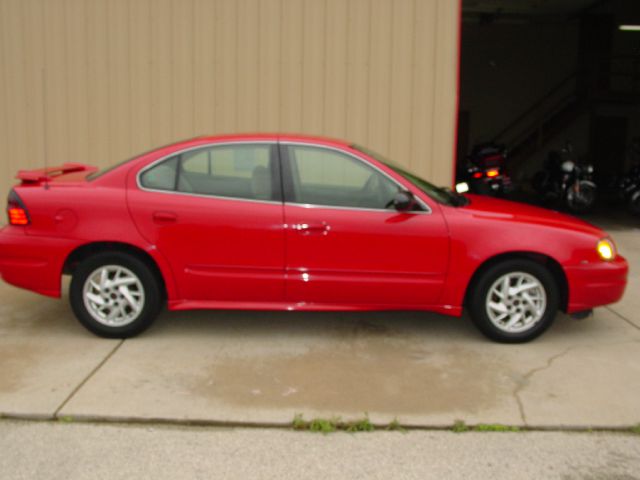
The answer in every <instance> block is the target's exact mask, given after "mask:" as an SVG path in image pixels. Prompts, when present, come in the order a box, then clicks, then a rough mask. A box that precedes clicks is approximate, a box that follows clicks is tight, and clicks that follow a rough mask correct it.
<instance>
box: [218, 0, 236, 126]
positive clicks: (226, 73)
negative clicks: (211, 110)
mask: <svg viewBox="0 0 640 480" xmlns="http://www.w3.org/2000/svg"><path fill="white" fill-rule="evenodd" d="M216 14H217V15H216V42H215V46H216V63H217V68H216V72H217V73H216V106H215V108H216V125H215V131H216V132H219V133H228V132H234V131H238V130H237V128H238V126H237V123H238V122H237V118H238V109H237V83H238V78H237V73H238V65H237V60H238V56H239V54H240V52H238V49H237V45H238V26H237V22H238V16H237V3H236V2H235V1H229V0H217V1H216Z"/></svg>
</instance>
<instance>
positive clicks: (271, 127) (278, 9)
mask: <svg viewBox="0 0 640 480" xmlns="http://www.w3.org/2000/svg"><path fill="white" fill-rule="evenodd" d="M258 16H259V21H260V26H259V28H260V31H259V37H258V38H259V45H258V48H259V50H258V52H259V58H258V64H259V68H258V76H257V82H258V127H257V128H258V130H259V131H263V132H264V131H270V132H277V131H279V130H280V114H279V110H280V106H281V104H280V93H281V92H280V83H281V81H282V70H283V65H282V62H281V61H280V60H281V40H282V35H281V32H282V27H283V25H282V2H281V1H280V0H272V1H269V2H265V1H260V2H259V12H258Z"/></svg>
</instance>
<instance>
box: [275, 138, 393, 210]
mask: <svg viewBox="0 0 640 480" xmlns="http://www.w3.org/2000/svg"><path fill="white" fill-rule="evenodd" d="M286 148H287V152H288V158H289V166H290V170H291V177H292V178H291V182H292V185H291V187H292V188H291V189H290V190H292V192H291V193H292V194H293V197H294V198H293V199H292V200H293V201H294V202H296V203H304V204H311V205H326V206H336V207H352V208H372V209H387V208H393V207H390V206H388V205H389V203H390V202H391V200H392V199H393V197H394V195H395V193H396V192H397V191H398V186H397V185H396V183H395V182H393V181H392V180H391V179H389V178H387V177H386V176H385V175H383V174H382V173H380V172H379V171H377V170H376V169H374V168H372V167H370V166H369V165H367V164H365V163H364V162H362V161H360V160H358V159H356V158H353V157H351V156H350V155H346V154H343V153H340V152H338V151H335V150H330V149H326V148H318V147H309V146H298V145H290V146H287V147H286Z"/></svg>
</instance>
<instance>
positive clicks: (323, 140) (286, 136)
mask: <svg viewBox="0 0 640 480" xmlns="http://www.w3.org/2000/svg"><path fill="white" fill-rule="evenodd" d="M195 140H197V141H203V140H204V141H211V142H221V141H247V140H272V141H289V142H310V143H320V144H325V145H326V144H330V145H337V146H343V147H345V146H349V145H351V142H347V141H346V140H340V139H336V138H330V137H323V136H319V135H308V134H302V133H233V134H222V135H200V136H197V137H194V138H191V139H189V140H186V141H184V142H177V143H188V142H191V141H195Z"/></svg>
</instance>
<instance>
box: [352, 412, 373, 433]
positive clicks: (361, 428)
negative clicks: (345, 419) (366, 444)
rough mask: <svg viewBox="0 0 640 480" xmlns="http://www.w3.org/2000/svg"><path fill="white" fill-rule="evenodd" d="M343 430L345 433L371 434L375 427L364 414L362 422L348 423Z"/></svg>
mask: <svg viewBox="0 0 640 480" xmlns="http://www.w3.org/2000/svg"><path fill="white" fill-rule="evenodd" d="M345 430H346V431H347V432H352V433H353V432H373V431H374V430H375V427H374V426H373V423H371V421H370V420H369V415H367V414H365V416H364V418H363V419H362V420H356V421H355V422H350V423H347V424H345Z"/></svg>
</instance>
